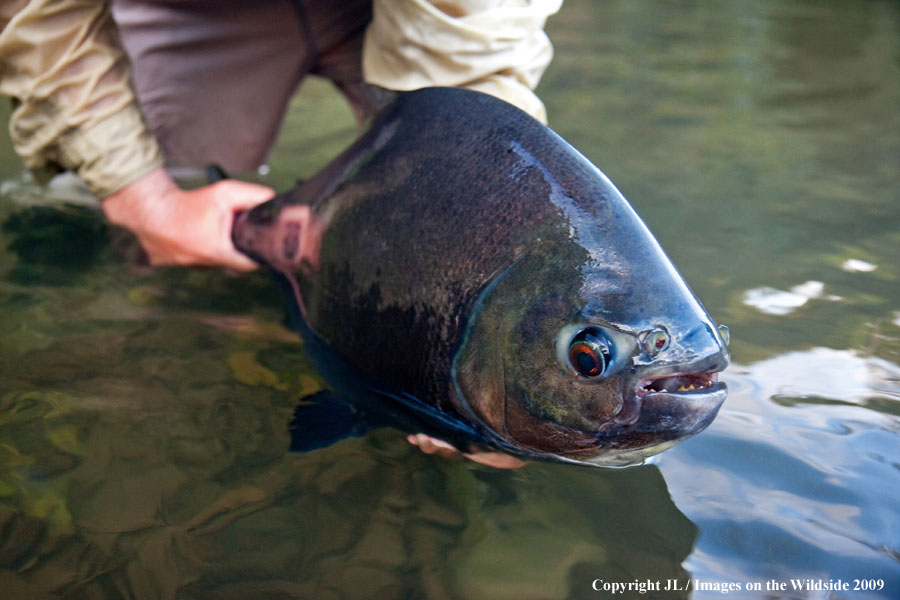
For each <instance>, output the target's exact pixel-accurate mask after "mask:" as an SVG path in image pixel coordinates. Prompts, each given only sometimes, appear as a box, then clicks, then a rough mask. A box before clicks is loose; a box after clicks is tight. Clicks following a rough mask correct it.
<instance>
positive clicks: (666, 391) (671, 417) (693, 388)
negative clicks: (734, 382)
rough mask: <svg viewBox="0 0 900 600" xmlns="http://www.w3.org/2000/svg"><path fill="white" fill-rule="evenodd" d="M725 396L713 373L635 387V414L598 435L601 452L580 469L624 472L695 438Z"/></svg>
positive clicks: (647, 380)
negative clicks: (605, 468)
mask: <svg viewBox="0 0 900 600" xmlns="http://www.w3.org/2000/svg"><path fill="white" fill-rule="evenodd" d="M727 395H728V386H726V385H725V383H724V382H721V381H719V373H718V371H700V372H695V373H670V374H666V375H661V376H657V377H648V378H645V379H642V380H640V381H639V382H638V384H637V386H636V390H635V397H636V400H637V401H636V402H634V403H633V405H634V408H632V409H630V410H623V412H622V413H620V414H619V416H618V417H617V418H616V420H615V422H614V423H611V424H610V425H609V426H608V427H604V428H602V429H601V431H599V432H598V434H597V440H598V446H599V447H601V448H603V450H604V451H603V452H601V453H599V454H597V455H595V456H585V457H583V458H581V459H580V460H576V461H573V462H581V463H582V464H591V465H596V466H628V465H634V464H639V463H641V462H643V461H645V460H646V459H647V458H649V457H651V456H653V455H655V454H659V453H660V452H662V451H664V450H667V449H668V448H671V447H672V446H674V445H676V444H678V443H679V442H681V441H683V440H685V439H687V438H689V437H692V436H694V435H697V434H698V433H700V432H701V431H703V430H704V429H706V428H707V427H708V426H709V425H710V423H712V422H713V420H714V419H715V418H716V415H717V414H718V413H719V408H721V406H722V403H723V402H725V398H726V396H727Z"/></svg>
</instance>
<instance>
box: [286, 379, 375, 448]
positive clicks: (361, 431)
mask: <svg viewBox="0 0 900 600" xmlns="http://www.w3.org/2000/svg"><path fill="white" fill-rule="evenodd" d="M385 425H387V423H386V422H383V420H380V419H378V418H377V417H376V416H375V415H371V414H369V413H367V412H364V411H362V410H360V409H359V408H357V407H356V406H354V405H353V404H351V403H350V402H347V401H346V400H344V399H342V398H340V397H338V396H337V395H336V394H335V393H334V392H332V391H330V390H322V391H320V392H316V393H315V394H313V395H311V396H306V397H305V398H303V399H301V400H300V404H299V405H298V406H297V408H295V409H294V419H293V420H292V421H291V424H290V433H291V451H292V452H309V451H310V450H317V449H319V448H327V447H328V446H331V445H332V444H334V443H336V442H339V441H341V440H343V439H346V438H350V437H362V436H364V435H365V434H366V433H368V432H369V431H370V430H372V429H376V428H378V427H383V426H385Z"/></svg>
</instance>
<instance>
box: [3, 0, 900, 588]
mask: <svg viewBox="0 0 900 600" xmlns="http://www.w3.org/2000/svg"><path fill="white" fill-rule="evenodd" d="M548 32H549V33H550V35H551V37H552V39H553V40H554V43H555V46H556V51H557V53H556V58H555V60H554V63H553V65H552V66H551V68H550V69H549V70H548V72H547V74H546V76H545V78H544V80H543V82H542V84H541V87H540V89H539V91H540V93H541V96H542V97H543V98H544V99H545V101H546V104H547V107H548V112H549V115H550V120H551V125H552V126H553V127H554V128H555V129H557V130H558V131H559V132H560V133H561V134H562V135H563V136H564V137H565V138H567V139H568V140H569V141H571V142H572V143H573V144H574V145H575V146H576V147H577V148H579V149H580V150H581V151H582V152H584V153H585V154H586V155H587V156H588V157H589V158H590V159H591V160H592V161H594V162H595V163H596V164H597V165H598V166H599V167H600V168H601V169H603V170H604V171H605V172H606V173H607V174H608V175H609V176H610V178H611V179H612V180H613V181H614V182H616V184H617V185H618V186H619V188H620V189H621V190H622V191H623V193H624V194H625V196H626V197H628V198H629V199H630V200H631V202H632V204H633V205H634V206H635V208H636V209H637V211H638V213H639V214H641V215H642V217H643V218H644V219H645V221H646V222H647V223H648V224H649V226H650V228H651V229H652V230H653V231H654V232H655V234H656V235H657V237H658V238H659V240H660V242H661V243H662V245H663V247H664V248H665V249H666V251H667V253H668V254H669V255H670V257H671V258H672V259H673V261H674V262H675V263H676V264H677V265H678V267H679V269H680V270H681V271H682V273H683V274H684V276H685V278H686V279H687V281H688V282H689V283H690V284H691V286H692V287H693V288H694V290H695V291H696V292H697V294H698V295H699V296H700V298H701V299H702V300H703V301H704V303H705V304H706V305H707V307H708V308H709V310H710V312H711V313H712V314H713V315H714V317H715V318H716V319H717V320H718V321H719V322H722V323H726V324H727V325H729V326H730V328H731V351H732V358H733V364H732V366H731V367H730V368H729V369H728V370H727V371H726V373H725V374H724V376H723V379H724V380H726V381H727V382H728V385H729V388H730V394H729V398H728V400H727V401H726V403H725V405H724V407H723V409H722V412H721V413H720V415H719V417H718V418H717V420H716V421H715V422H714V423H713V424H712V426H711V427H710V428H709V429H708V430H707V431H705V432H704V433H702V434H701V435H699V436H697V437H695V438H693V439H691V440H688V441H687V442H685V443H683V444H681V445H679V446H677V447H676V448H674V449H672V450H670V451H668V452H666V453H664V454H663V455H661V456H660V457H659V458H658V459H657V460H656V462H654V463H653V464H649V465H645V466H639V467H632V468H628V469H589V468H580V467H569V466H563V465H554V464H531V465H528V466H527V467H525V468H523V469H520V470H516V471H497V470H492V469H489V468H486V467H480V466H477V465H474V464H472V463H469V462H465V461H454V460H447V459H441V458H435V457H429V456H425V455H423V454H421V453H420V452H419V451H417V450H416V449H414V448H412V447H410V446H409V445H408V444H407V443H406V442H405V440H404V436H403V434H402V433H401V432H398V431H395V430H390V429H385V430H379V431H376V432H374V433H372V434H370V435H369V436H367V437H366V438H363V439H354V440H346V441H343V442H340V443H338V444H336V445H334V446H332V447H330V448H327V449H324V450H321V451H317V452H312V453H307V454H292V453H289V452H287V451H286V448H287V445H288V432H287V423H288V422H289V420H290V417H291V414H292V410H293V407H294V406H295V403H296V401H297V399H298V398H300V397H302V396H304V395H306V394H308V393H311V392H314V391H316V390H318V389H320V388H321V386H322V381H321V379H320V378H319V377H318V376H317V374H316V373H315V371H314V370H312V368H311V366H310V364H309V361H308V359H307V358H306V357H305V355H304V354H303V350H302V345H301V344H300V342H299V340H298V339H297V338H296V337H295V336H294V335H293V334H291V333H290V332H288V331H286V330H285V329H284V328H283V327H282V326H281V321H282V316H283V315H282V312H281V305H280V299H279V298H278V296H277V293H276V290H275V288H274V287H273V285H272V284H271V283H270V281H269V280H268V278H267V277H266V275H265V274H263V273H260V274H255V275H253V276H249V277H232V276H229V275H227V274H224V273H220V272H212V271H202V270H186V269H183V270H156V271H154V270H150V269H147V268H146V267H142V266H140V264H139V262H138V261H136V260H135V256H136V246H135V244H134V242H133V241H132V240H131V239H129V237H128V236H127V235H126V236H123V235H122V234H121V232H117V231H111V230H109V229H108V228H107V227H106V226H105V224H104V222H103V221H102V220H101V219H99V218H98V217H97V216H96V214H95V213H93V212H91V211H90V209H86V208H80V207H73V206H72V205H71V201H73V200H78V201H80V200H84V198H82V197H80V196H77V195H73V192H72V191H71V190H70V189H68V188H66V186H62V187H61V188H59V189H52V190H43V189H39V188H36V187H35V186H33V185H32V184H30V183H29V182H28V181H27V180H26V179H25V178H23V177H22V175H21V171H22V169H21V164H20V162H18V159H16V158H15V157H14V155H13V154H12V153H11V152H10V151H9V150H8V142H3V144H2V150H0V151H2V155H0V181H3V184H2V187H0V223H2V231H0V590H2V593H0V596H2V597H3V598H12V599H20V598H22V599H25V598H27V599H32V598H59V597H65V598H79V599H80V598H137V599H145V598H146V599H156V598H186V599H187V598H190V599H195V598H196V599H206V598H215V599H219V598H222V599H227V598H242V599H243V598H317V599H318V598H322V599H331V598H335V599H336V598H377V599H381V598H434V599H482V598H483V599H492V600H493V599H505V598H510V599H557V598H572V599H576V598H578V599H580V598H607V597H610V596H611V591H612V588H613V586H623V585H625V584H629V583H630V584H631V587H632V588H633V589H631V590H630V591H626V592H625V593H624V594H621V595H617V596H616V597H626V598H627V597H651V598H683V597H688V596H690V595H691V594H693V597H694V598H713V597H723V596H726V595H725V594H724V593H723V591H722V590H723V589H728V590H730V591H728V594H727V597H729V598H766V597H771V598H783V597H789V598H865V599H870V598H871V599H876V598H878V599H880V598H897V597H900V473H898V469H900V443H898V441H900V437H898V429H900V302H898V295H900V285H898V281H900V260H898V259H900V204H898V200H900V67H898V64H900V5H898V4H897V3H896V2H893V1H890V0H883V1H878V0H871V1H862V0H847V1H839V0H835V1H831V2H799V1H788V0H778V1H776V0H761V1H760V0H754V1H740V0H735V1H732V2H704V1H701V0H695V1H684V2H668V1H667V2H649V1H637V2H634V1H627V0H619V1H615V0H609V1H605V2H596V1H594V2H592V1H589V0H569V1H568V2H567V3H566V5H565V6H564V8H563V10H562V12H561V13H560V14H559V15H557V16H556V17H554V18H553V19H552V20H551V22H550V23H549V25H548ZM334 99H335V96H334V95H333V94H332V93H331V92H330V90H329V89H328V88H327V86H324V85H322V84H318V83H316V82H310V83H309V84H308V85H307V86H305V88H304V90H303V91H302V92H301V94H300V96H299V97H298V99H297V101H296V105H295V106H294V110H292V112H291V114H290V115H289V116H288V121H287V123H286V126H285V129H284V131H283V135H282V138H281V140H280V141H279V145H278V148H277V150H276V152H275V154H274V156H273V158H272V161H271V165H270V167H271V170H270V172H269V173H268V175H266V177H265V181H267V182H268V183H270V184H271V185H273V186H275V187H278V188H280V189H284V188H286V187H288V186H289V185H290V184H291V182H292V181H293V179H294V178H295V177H298V176H307V175H309V174H310V173H312V172H315V171H316V170H317V169H318V168H319V167H321V166H322V165H323V164H324V163H325V162H326V161H327V160H328V159H329V158H330V157H332V156H334V155H336V154H337V153H338V152H339V151H340V149H341V148H342V147H343V146H344V145H345V144H346V143H348V141H349V140H351V139H352V138H353V136H354V135H355V131H354V127H353V125H352V122H351V119H350V113H349V111H348V110H346V109H345V108H344V107H343V106H342V105H341V104H340V103H339V102H336V101H335V100H334ZM60 197H62V198H63V199H64V200H68V201H69V203H67V204H65V205H63V204H61V203H60V201H59V198H60ZM51 205H52V207H51ZM792 580H793V581H792ZM838 580H840V581H838ZM844 585H847V586H849V590H843V589H841V588H843V586H844ZM667 586H669V587H672V588H678V589H671V590H669V591H665V588H666V587H667ZM757 586H758V589H754V588H755V587H757ZM795 586H800V587H801V588H803V589H800V590H797V591H795V589H794V588H795ZM640 587H643V589H645V590H649V592H648V593H647V594H644V595H642V594H640V593H639V591H638V588H640ZM595 588H597V589H595ZM656 588H659V590H657V589H656ZM688 588H697V589H696V590H695V591H693V592H691V591H690V589H688ZM829 588H839V589H838V591H834V590H833V589H829ZM854 588H859V589H854ZM868 588H875V589H868ZM598 589H599V591H598Z"/></svg>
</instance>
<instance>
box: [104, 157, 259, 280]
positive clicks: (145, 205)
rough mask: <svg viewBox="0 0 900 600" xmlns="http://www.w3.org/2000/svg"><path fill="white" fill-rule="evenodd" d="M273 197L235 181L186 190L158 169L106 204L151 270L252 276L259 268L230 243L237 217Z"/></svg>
mask: <svg viewBox="0 0 900 600" xmlns="http://www.w3.org/2000/svg"><path fill="white" fill-rule="evenodd" d="M274 195H275V192H274V191H273V190H272V189H270V188H267V187H265V186H262V185H257V184H253V183H247V182H243V181H236V180H226V181H221V182H219V183H216V184H213V185H208V186H205V187H202V188H199V189H196V190H191V191H184V190H182V189H180V188H179V187H178V186H177V185H175V183H174V182H173V181H172V179H171V178H170V177H169V176H168V174H167V173H166V172H165V170H164V169H162V168H158V169H156V170H154V171H151V172H150V173H148V174H147V175H145V176H143V177H142V178H140V179H138V180H137V181H135V182H133V183H131V184H129V185H128V186H126V187H124V188H122V189H121V190H119V191H118V192H116V193H115V194H112V195H111V196H109V197H107V198H106V199H104V201H103V208H104V211H105V212H106V215H107V217H108V218H109V220H110V221H111V222H113V223H116V224H118V225H121V226H123V227H126V228H127V229H129V230H131V231H132V232H133V233H134V234H135V235H136V236H137V238H138V240H139V241H140V242H141V246H143V248H144V250H145V251H146V253H147V256H148V258H149V259H150V264H152V265H157V266H162V265H182V266H189V265H197V266H213V267H225V268H229V269H233V270H238V271H250V270H253V269H255V268H256V267H257V264H256V263H255V262H254V261H253V260H251V259H250V258H248V257H247V256H244V255H243V254H242V253H240V252H238V251H237V250H236V249H235V247H234V245H233V243H232V241H231V228H232V225H233V221H234V213H235V211H237V210H243V209H249V208H252V207H254V206H256V205H257V204H260V203H262V202H265V201H266V200H269V199H270V198H271V197H272V196H274Z"/></svg>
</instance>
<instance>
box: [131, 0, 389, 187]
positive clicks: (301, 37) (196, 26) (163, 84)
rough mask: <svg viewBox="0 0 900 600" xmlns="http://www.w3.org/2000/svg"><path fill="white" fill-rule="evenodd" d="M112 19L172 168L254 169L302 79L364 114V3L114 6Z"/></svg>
mask: <svg viewBox="0 0 900 600" xmlns="http://www.w3.org/2000/svg"><path fill="white" fill-rule="evenodd" d="M113 16H114V18H115V21H116V23H117V25H118V28H119V34H120V35H121V37H122V42H123V44H124V46H125V49H126V51H127V52H128V55H129V56H130V58H131V62H132V67H133V72H134V85H135V88H136V90H137V96H138V101H139V102H140V105H141V109H142V111H143V113H144V115H145V117H146V118H147V121H148V123H149V125H150V128H151V129H152V130H153V132H154V133H155V134H156V136H157V138H158V140H159V142H160V144H161V145H162V148H163V152H164V153H165V155H166V158H167V162H168V163H169V164H170V165H173V166H184V167H202V166H205V165H209V164H212V163H215V164H219V165H221V166H223V167H224V168H225V169H226V170H229V171H246V170H251V169H256V168H257V167H259V166H260V165H262V164H263V163H265V161H266V160H267V157H268V155H269V151H270V150H271V148H272V146H273V144H274V142H275V138H276V136H277V133H278V129H279V126H280V125H281V121H282V118H283V116H284V113H285V110H286V108H287V105H288V102H289V100H290V98H291V95H292V94H293V93H294V91H295V90H296V89H297V87H298V85H299V84H300V82H301V81H302V80H303V78H304V77H305V76H306V75H308V74H316V75H321V76H323V77H326V78H328V79H330V80H332V81H333V82H334V83H335V84H336V85H337V86H338V88H339V89H340V90H341V91H342V92H344V94H345V95H346V96H347V97H348V99H349V100H350V102H351V104H352V105H353V106H354V109H355V110H356V112H357V115H358V116H360V117H362V116H364V114H365V112H366V110H367V104H366V100H365V98H366V96H365V91H364V86H363V84H362V62H361V54H362V42H363V34H364V32H365V28H366V25H367V24H368V23H369V21H370V20H371V16H372V7H371V0H318V1H317V0H114V2H113Z"/></svg>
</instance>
